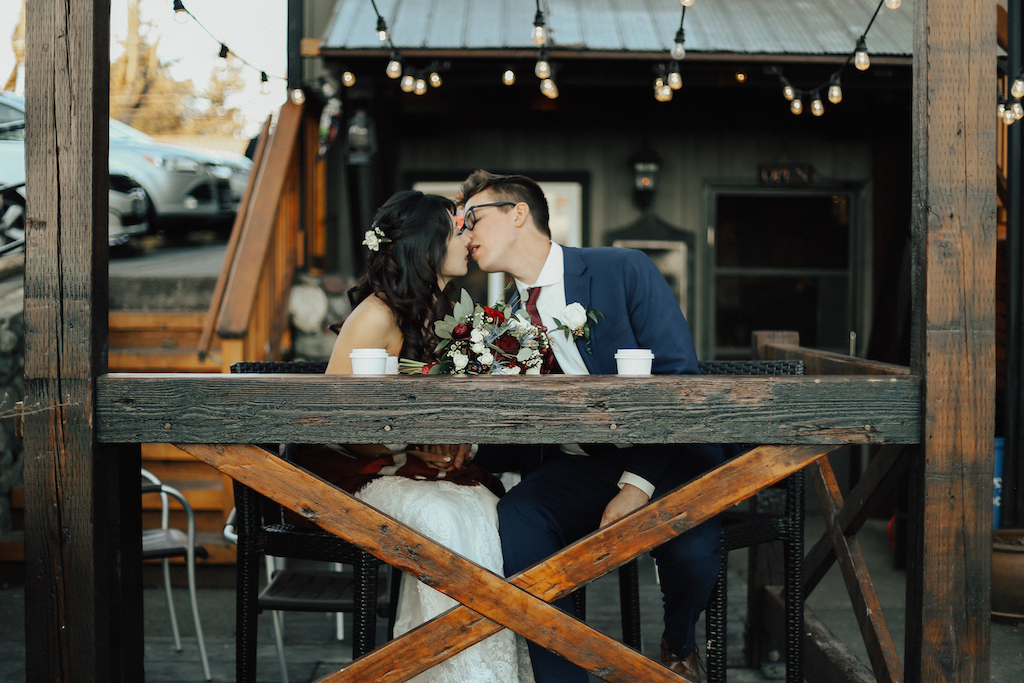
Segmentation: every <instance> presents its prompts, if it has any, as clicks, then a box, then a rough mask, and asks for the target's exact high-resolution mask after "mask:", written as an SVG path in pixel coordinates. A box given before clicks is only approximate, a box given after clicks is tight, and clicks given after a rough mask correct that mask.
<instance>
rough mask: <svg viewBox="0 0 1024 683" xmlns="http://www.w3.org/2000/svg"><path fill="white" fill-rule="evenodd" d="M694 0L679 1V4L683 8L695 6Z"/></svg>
mask: <svg viewBox="0 0 1024 683" xmlns="http://www.w3.org/2000/svg"><path fill="white" fill-rule="evenodd" d="M693 2H694V0H679V4H680V5H682V6H683V7H690V6H691V5H693Z"/></svg>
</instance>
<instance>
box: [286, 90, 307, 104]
mask: <svg viewBox="0 0 1024 683" xmlns="http://www.w3.org/2000/svg"><path fill="white" fill-rule="evenodd" d="M288 98H289V99H290V100H291V101H292V103H293V104H302V103H303V102H305V101H306V93H304V92H303V91H302V88H295V89H294V90H292V91H291V92H290V93H289V94H288Z"/></svg>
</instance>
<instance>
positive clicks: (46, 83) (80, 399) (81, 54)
mask: <svg viewBox="0 0 1024 683" xmlns="http://www.w3.org/2000/svg"><path fill="white" fill-rule="evenodd" d="M26 18H27V24H26V25H27V36H26V40H25V43H26V65H25V71H26V79H25V82H26V85H25V94H26V113H25V118H26V121H27V124H28V125H27V126H26V128H25V177H26V183H25V187H26V191H27V193H28V197H27V199H28V204H27V210H26V231H25V232H26V242H27V258H26V262H25V393H26V399H25V406H26V407H25V411H24V437H25V614H26V618H25V621H26V624H25V642H26V643H27V644H28V645H29V647H27V648H26V661H25V667H26V677H27V679H28V680H31V681H43V680H46V681H58V680H67V681H71V680H75V681H137V680H143V677H144V673H143V669H142V655H143V642H142V618H141V616H142V615H141V607H140V605H141V592H142V591H141V588H142V586H141V543H140V541H139V539H140V538H141V528H140V525H141V522H140V521H139V520H140V513H139V505H140V503H139V488H138V486H139V480H138V478H137V477H138V466H139V463H138V447H133V448H128V449H120V450H128V451H130V452H134V454H135V457H134V460H133V458H131V457H126V456H125V454H124V453H115V452H114V450H115V449H113V448H104V449H101V448H97V446H96V429H95V425H96V421H95V414H94V406H95V401H94V394H93V392H94V389H95V377H96V376H97V375H98V374H100V373H102V372H104V371H105V369H106V368H105V363H106V358H105V349H106V337H107V209H108V207H107V203H108V195H107V189H108V187H107V184H108V163H107V142H108V126H109V124H108V95H109V80H110V76H109V44H110V33H109V27H110V3H109V1H108V0H79V1H77V2H73V3H68V2H63V1H59V0H33V2H30V3H28V5H27V15H26ZM133 470H134V473H133ZM121 514H123V515H124V519H125V520H127V521H126V522H125V524H124V525H122V524H121V523H120V521H121V516H120V515H121Z"/></svg>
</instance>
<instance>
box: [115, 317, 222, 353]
mask: <svg viewBox="0 0 1024 683" xmlns="http://www.w3.org/2000/svg"><path fill="white" fill-rule="evenodd" d="M108 320H109V327H110V346H111V348H116V347H146V348H158V349H195V348H196V344H198V342H199V335H200V333H201V332H202V331H203V323H204V322H205V320H206V313H205V312H203V311H157V312H152V311H111V312H110V316H109V318H108Z"/></svg>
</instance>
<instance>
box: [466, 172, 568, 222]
mask: <svg viewBox="0 0 1024 683" xmlns="http://www.w3.org/2000/svg"><path fill="white" fill-rule="evenodd" d="M485 190H491V191H492V192H493V193H494V195H495V197H496V198H497V199H499V200H502V201H509V202H516V203H518V202H523V203H525V204H526V205H527V206H529V207H530V215H531V216H533V222H534V225H536V226H537V229H538V230H540V231H541V232H542V233H544V234H545V235H547V236H548V237H551V228H550V227H549V226H548V200H547V198H546V197H545V196H544V191H543V190H541V189H540V185H538V184H537V183H535V182H534V181H533V180H531V179H530V178H527V177H526V176H524V175H498V174H497V173H488V172H487V171H484V170H482V169H478V170H476V171H473V172H472V173H470V174H469V177H468V178H466V180H465V181H464V182H463V183H462V186H461V187H460V188H459V196H458V198H457V199H456V201H457V202H458V203H459V204H461V205H465V203H466V202H467V201H469V198H470V197H472V196H473V195H476V194H480V193H481V192H483V191H485Z"/></svg>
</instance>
